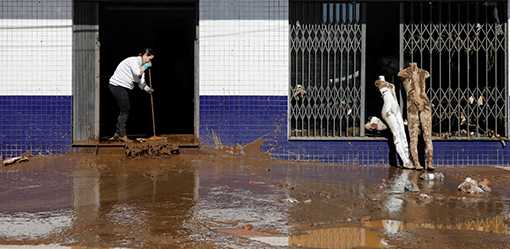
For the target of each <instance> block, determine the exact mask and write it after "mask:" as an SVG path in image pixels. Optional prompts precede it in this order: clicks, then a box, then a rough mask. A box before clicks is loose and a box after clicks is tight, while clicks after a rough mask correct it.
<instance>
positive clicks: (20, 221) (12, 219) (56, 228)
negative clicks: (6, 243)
mask: <svg viewBox="0 0 510 249" xmlns="http://www.w3.org/2000/svg"><path fill="white" fill-rule="evenodd" d="M72 219H73V215H72V212H71V211H69V210H61V211H53V212H38V213H26V212H22V213H14V214H0V237H14V238H17V239H27V238H28V239H31V238H41V237H45V236H48V235H50V234H52V233H56V232H60V231H62V230H64V229H66V228H69V227H71V225H72Z"/></svg>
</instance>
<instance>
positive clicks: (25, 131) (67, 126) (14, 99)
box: [0, 96, 72, 157]
mask: <svg viewBox="0 0 510 249" xmlns="http://www.w3.org/2000/svg"><path fill="white" fill-rule="evenodd" d="M71 131H72V97H71V96H0V156H4V157H10V156H17V155H20V154H21V153H24V152H27V151H30V152H32V153H33V154H49V153H62V152H67V151H69V150H70V149H71V141H72V138H71V134H72V133H71Z"/></svg>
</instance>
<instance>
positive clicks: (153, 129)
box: [149, 68, 156, 136]
mask: <svg viewBox="0 0 510 249" xmlns="http://www.w3.org/2000/svg"><path fill="white" fill-rule="evenodd" d="M149 87H150V88H152V77H151V69H150V68H149ZM150 95H151V111H152V134H154V136H156V119H155V118H154V98H153V97H152V93H151V94H150Z"/></svg>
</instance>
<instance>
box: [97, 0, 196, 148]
mask: <svg viewBox="0 0 510 249" xmlns="http://www.w3.org/2000/svg"><path fill="white" fill-rule="evenodd" d="M100 11H101V13H100V20H99V23H100V31H99V32H100V43H101V49H100V72H101V73H100V78H101V79H100V80H101V84H100V136H101V138H103V139H104V138H106V137H109V136H112V135H113V133H114V132H115V123H116V120H117V115H118V108H117V106H116V103H115V100H114V99H113V96H112V95H111V93H110V91H109V89H108V81H109V78H110V77H111V75H112V74H113V72H114V71H115V68H116V67H117V65H118V64H119V63H120V62H121V61H122V60H124V59H125V58H127V57H129V56H136V55H137V54H138V53H139V52H140V50H143V49H144V48H147V47H149V48H152V49H153V50H154V53H155V58H154V61H153V63H152V64H153V67H152V68H151V81H152V83H153V88H154V89H155V92H154V93H153V98H154V111H155V123H156V132H157V134H158V135H175V134H193V133H194V130H195V129H194V125H195V120H194V119H195V104H194V103H195V91H196V90H198V89H195V56H197V55H195V38H196V32H195V29H196V25H197V15H196V5H195V4H176V5H160V4H158V5H150V4H149V5H147V4H144V5H136V4H129V5H119V4H115V5H113V4H110V5H104V6H101V9H100ZM131 93H132V95H131V112H130V117H129V120H128V123H127V133H128V136H133V137H145V136H151V135H152V115H151V103H150V96H149V95H148V94H147V93H145V92H144V91H142V90H140V89H139V88H138V87H137V86H135V89H134V90H133V91H132V92H131Z"/></svg>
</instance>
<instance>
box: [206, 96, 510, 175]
mask: <svg viewBox="0 0 510 249" xmlns="http://www.w3.org/2000/svg"><path fill="white" fill-rule="evenodd" d="M213 132H214V133H215V134H216V135H217V136H218V137H219V138H220V139H221V142H222V143H223V144H225V145H235V144H246V143H249V142H252V141H253V140H255V139H257V138H262V139H263V140H264V145H263V150H264V151H267V152H270V153H271V154H272V155H273V157H275V158H279V159H288V160H307V161H312V160H313V161H321V162H331V163H345V164H359V165H376V164H398V162H397V161H396V159H395V158H396V155H395V153H394V152H393V151H390V148H391V145H390V144H389V143H388V141H386V140H371V141H288V139H287V97H286V96H200V141H201V143H202V144H204V145H212V144H213V139H212V134H213ZM434 163H435V164H436V165H495V164H500V165H501V164H503V165H509V164H510V146H509V147H507V146H506V145H504V144H503V143H501V142H499V141H434Z"/></svg>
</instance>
